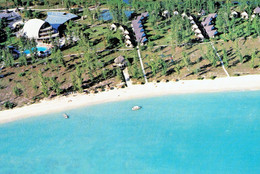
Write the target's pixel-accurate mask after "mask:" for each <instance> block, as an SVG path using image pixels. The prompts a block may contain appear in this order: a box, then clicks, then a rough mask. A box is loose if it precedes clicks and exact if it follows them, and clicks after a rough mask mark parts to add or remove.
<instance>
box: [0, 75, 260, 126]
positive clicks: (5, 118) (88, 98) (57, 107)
mask: <svg viewBox="0 0 260 174" xmlns="http://www.w3.org/2000/svg"><path fill="white" fill-rule="evenodd" d="M243 90H260V75H248V76H241V77H229V78H228V77H226V78H217V79H215V80H182V81H178V82H167V83H156V84H154V83H148V84H145V85H133V86H131V87H128V88H123V89H114V90H110V91H107V92H100V93H97V94H72V95H69V96H60V97H56V98H54V99H52V100H49V99H45V100H42V101H41V102H39V103H35V104H32V105H28V106H23V107H21V108H14V109H12V110H5V111H0V123H7V122H11V121H14V120H18V119H22V118H27V117H32V116H37V115H43V114H47V113H53V112H60V111H63V110H68V109H73V108H78V107H81V106H88V105H94V104H100V103H105V102H113V101H121V100H128V99H134V98H146V97H153V96H163V95H169V94H183V93H202V92H220V91H243Z"/></svg>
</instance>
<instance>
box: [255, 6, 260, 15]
mask: <svg viewBox="0 0 260 174" xmlns="http://www.w3.org/2000/svg"><path fill="white" fill-rule="evenodd" d="M254 14H255V15H256V14H258V15H260V7H256V8H255V9H254Z"/></svg>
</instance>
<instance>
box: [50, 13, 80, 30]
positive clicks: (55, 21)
mask: <svg viewBox="0 0 260 174" xmlns="http://www.w3.org/2000/svg"><path fill="white" fill-rule="evenodd" d="M76 18H78V16H77V15H75V14H72V13H65V12H47V18H46V19H45V21H46V22H48V23H49V24H50V25H51V26H52V28H53V29H54V30H55V31H56V32H60V31H59V27H60V26H61V25H63V24H64V23H66V22H68V21H69V20H73V19H76Z"/></svg>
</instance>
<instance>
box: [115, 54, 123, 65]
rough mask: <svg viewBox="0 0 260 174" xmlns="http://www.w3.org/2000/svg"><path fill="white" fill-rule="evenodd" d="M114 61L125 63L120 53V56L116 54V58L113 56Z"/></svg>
mask: <svg viewBox="0 0 260 174" xmlns="http://www.w3.org/2000/svg"><path fill="white" fill-rule="evenodd" d="M114 62H115V63H116V64H123V63H125V58H124V57H123V56H121V55H120V56H118V57H117V58H115V60H114Z"/></svg>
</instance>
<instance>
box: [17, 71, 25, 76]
mask: <svg viewBox="0 0 260 174" xmlns="http://www.w3.org/2000/svg"><path fill="white" fill-rule="evenodd" d="M25 75H26V73H25V72H21V73H19V74H18V76H19V77H23V76H25Z"/></svg>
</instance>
